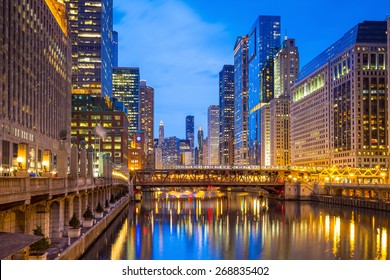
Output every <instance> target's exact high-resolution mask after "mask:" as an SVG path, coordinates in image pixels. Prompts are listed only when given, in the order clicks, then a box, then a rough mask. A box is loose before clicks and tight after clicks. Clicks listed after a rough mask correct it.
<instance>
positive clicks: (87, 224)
mask: <svg viewBox="0 0 390 280" xmlns="http://www.w3.org/2000/svg"><path fill="white" fill-rule="evenodd" d="M91 226H93V219H88V220H83V227H91Z"/></svg>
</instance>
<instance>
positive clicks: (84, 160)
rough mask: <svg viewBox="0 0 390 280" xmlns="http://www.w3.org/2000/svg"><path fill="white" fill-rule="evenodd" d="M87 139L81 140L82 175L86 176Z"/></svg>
mask: <svg viewBox="0 0 390 280" xmlns="http://www.w3.org/2000/svg"><path fill="white" fill-rule="evenodd" d="M85 145H86V142H85V140H81V141H80V177H82V178H85V177H86V175H87V150H86V148H85Z"/></svg>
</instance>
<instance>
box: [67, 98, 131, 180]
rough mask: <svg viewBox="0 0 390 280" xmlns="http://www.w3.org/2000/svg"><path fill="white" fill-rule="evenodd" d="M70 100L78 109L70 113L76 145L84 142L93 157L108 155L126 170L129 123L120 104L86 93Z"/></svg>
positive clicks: (122, 105)
mask: <svg viewBox="0 0 390 280" xmlns="http://www.w3.org/2000/svg"><path fill="white" fill-rule="evenodd" d="M72 99H73V100H72V104H73V105H74V106H73V108H74V109H77V110H73V111H72V123H71V126H72V136H75V137H76V138H77V143H80V141H81V140H85V142H86V144H87V147H88V146H89V145H91V146H92V147H93V148H94V150H95V153H94V154H98V155H100V156H102V155H103V154H104V155H109V156H110V157H111V161H112V162H113V163H115V164H117V165H121V166H123V167H128V129H127V127H128V125H129V123H128V119H127V115H126V109H125V107H124V104H123V102H120V101H118V100H116V99H111V100H107V99H106V98H104V97H101V96H91V95H86V94H84V95H78V94H74V95H72ZM81 106H84V107H81ZM79 108H81V109H79ZM97 128H98V129H97ZM102 131H103V134H105V137H103V136H102V133H101V132H102ZM95 171H96V172H98V171H97V170H95ZM96 175H97V174H96V173H95V176H96ZM99 175H100V176H101V175H102V174H99Z"/></svg>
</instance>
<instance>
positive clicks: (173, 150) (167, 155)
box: [162, 136, 180, 169]
mask: <svg viewBox="0 0 390 280" xmlns="http://www.w3.org/2000/svg"><path fill="white" fill-rule="evenodd" d="M179 164H180V139H179V138H177V137H176V136H172V137H167V138H165V139H164V143H163V146H162V167H163V168H164V169H172V168H176V167H177V166H178V165H179Z"/></svg>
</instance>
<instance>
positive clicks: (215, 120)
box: [207, 105, 219, 165]
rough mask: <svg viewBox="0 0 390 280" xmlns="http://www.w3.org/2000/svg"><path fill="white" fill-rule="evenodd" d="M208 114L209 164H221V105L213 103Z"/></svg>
mask: <svg viewBox="0 0 390 280" xmlns="http://www.w3.org/2000/svg"><path fill="white" fill-rule="evenodd" d="M207 116H208V126H207V135H208V136H207V139H208V141H207V143H208V153H207V158H208V164H209V165H219V106H218V105H211V106H210V107H209V109H208V114H207Z"/></svg>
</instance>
